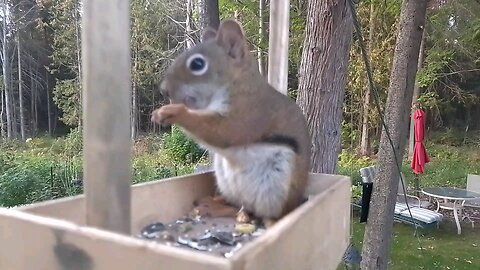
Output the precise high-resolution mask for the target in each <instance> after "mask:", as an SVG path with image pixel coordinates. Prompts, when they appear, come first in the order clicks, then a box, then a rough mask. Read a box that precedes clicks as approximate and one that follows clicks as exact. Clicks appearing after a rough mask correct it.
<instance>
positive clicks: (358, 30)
mask: <svg viewBox="0 0 480 270" xmlns="http://www.w3.org/2000/svg"><path fill="white" fill-rule="evenodd" d="M347 2H348V5H349V7H350V11H351V13H352V18H353V25H354V27H355V33H356V34H357V38H358V43H359V45H360V49H361V51H362V58H363V62H364V64H365V69H366V72H367V77H368V84H369V88H370V92H371V93H373V94H374V95H373V96H374V101H375V105H376V106H375V107H376V109H377V111H378V115H379V116H380V121H381V123H382V126H383V128H384V129H385V134H386V135H387V139H388V141H389V143H390V146H391V147H392V151H393V156H394V158H395V164H396V168H397V170H398V174H399V175H400V179H401V181H400V182H401V184H402V189H403V196H404V198H405V204H406V205H407V209H408V212H409V213H410V217H411V219H412V220H413V223H414V224H415V231H416V230H417V224H418V223H417V222H416V220H415V219H414V218H413V215H412V212H411V210H410V206H409V205H408V199H407V195H406V193H407V191H406V188H405V184H404V179H403V176H402V173H401V168H400V163H399V161H398V157H397V153H396V151H395V146H394V144H393V141H392V138H391V136H390V132H389V130H388V127H387V125H386V124H385V119H384V115H383V112H382V110H381V108H380V98H379V94H378V92H377V89H376V87H375V85H374V83H373V75H372V70H371V66H370V61H369V60H368V56H367V50H366V49H365V43H364V40H363V36H362V31H361V26H360V23H359V21H358V18H357V13H356V10H355V6H354V0H348V1H347ZM416 237H417V240H418V245H419V246H420V252H421V253H422V256H423V255H424V253H423V248H422V244H421V242H420V237H419V236H418V235H416Z"/></svg>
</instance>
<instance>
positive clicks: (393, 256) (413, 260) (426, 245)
mask: <svg viewBox="0 0 480 270" xmlns="http://www.w3.org/2000/svg"><path fill="white" fill-rule="evenodd" d="M475 225H476V227H475V228H473V229H472V227H471V225H470V223H466V222H464V223H462V234H461V235H458V234H457V228H456V226H455V223H454V221H453V220H450V219H446V220H444V221H443V222H442V223H441V224H440V227H439V228H438V229H437V228H436V227H433V228H431V229H428V230H421V229H420V231H419V232H420V233H419V234H418V235H419V236H418V237H416V236H414V235H413V232H414V228H413V226H409V225H406V224H401V223H394V225H393V240H392V246H391V251H390V262H389V267H388V269H392V270H397V269H398V270H410V269H458V270H462V269H480V256H478V254H480V223H478V222H477V223H476V224H475ZM365 226H366V225H365V223H362V224H360V223H359V217H358V215H354V220H353V244H354V246H355V247H356V248H358V249H359V251H360V252H361V248H362V241H363V234H364V232H365ZM419 242H420V244H419ZM420 245H421V246H422V248H423V250H420ZM422 251H423V252H422ZM339 269H343V268H342V267H339Z"/></svg>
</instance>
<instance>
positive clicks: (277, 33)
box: [268, 0, 290, 95]
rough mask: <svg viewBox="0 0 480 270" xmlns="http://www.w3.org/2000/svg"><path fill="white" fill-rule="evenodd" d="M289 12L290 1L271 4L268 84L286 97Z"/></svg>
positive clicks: (285, 0) (272, 2) (284, 0)
mask: <svg viewBox="0 0 480 270" xmlns="http://www.w3.org/2000/svg"><path fill="white" fill-rule="evenodd" d="M289 12H290V0H283V1H271V2H270V24H269V25H270V29H269V35H270V36H269V41H268V82H269V83H270V84H271V85H272V86H273V87H275V89H277V90H278V91H279V92H281V93H283V94H285V95H286V94H287V90H288V88H287V83H288V36H289V26H290V13H289Z"/></svg>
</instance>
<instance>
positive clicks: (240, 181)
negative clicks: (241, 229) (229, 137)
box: [209, 144, 295, 218]
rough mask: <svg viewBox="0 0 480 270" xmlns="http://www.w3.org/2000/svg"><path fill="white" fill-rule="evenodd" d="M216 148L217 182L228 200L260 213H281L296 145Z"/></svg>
mask: <svg viewBox="0 0 480 270" xmlns="http://www.w3.org/2000/svg"><path fill="white" fill-rule="evenodd" d="M209 148H210V147H209ZM210 149H212V148H210ZM212 150H213V151H214V152H215V158H214V169H215V175H216V178H217V186H218V189H219V191H220V193H221V194H222V196H223V197H224V198H225V199H226V200H227V201H229V202H230V203H233V204H235V205H237V206H243V207H244V208H245V209H246V210H248V211H251V212H252V213H253V214H254V215H256V216H260V217H267V218H268V217H272V218H274V217H277V216H279V215H280V214H281V212H282V210H283V206H284V203H285V201H286V200H287V197H288V192H289V188H290V181H291V179H292V171H293V166H294V165H293V164H294V162H295V153H294V152H293V151H292V149H290V148H288V147H286V146H278V145H271V144H252V145H249V146H245V147H235V148H228V149H218V148H217V149H212Z"/></svg>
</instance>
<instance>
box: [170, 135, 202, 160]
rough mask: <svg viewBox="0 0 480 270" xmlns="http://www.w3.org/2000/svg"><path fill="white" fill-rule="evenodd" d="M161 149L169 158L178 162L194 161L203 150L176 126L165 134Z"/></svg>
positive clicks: (199, 156) (198, 158)
mask: <svg viewBox="0 0 480 270" xmlns="http://www.w3.org/2000/svg"><path fill="white" fill-rule="evenodd" d="M163 150H164V151H165V153H166V155H167V156H168V158H169V159H170V160H172V161H174V162H177V163H180V164H185V163H196V162H198V161H199V160H200V158H201V157H202V156H203V154H204V152H205V151H204V150H202V149H201V148H200V147H199V146H198V144H196V143H195V142H194V141H193V140H192V139H190V138H188V137H187V136H186V135H185V133H184V132H183V131H182V130H181V129H180V128H179V127H177V126H172V132H171V133H167V134H165V136H164V147H163Z"/></svg>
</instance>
